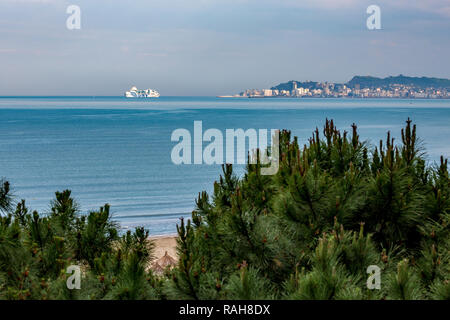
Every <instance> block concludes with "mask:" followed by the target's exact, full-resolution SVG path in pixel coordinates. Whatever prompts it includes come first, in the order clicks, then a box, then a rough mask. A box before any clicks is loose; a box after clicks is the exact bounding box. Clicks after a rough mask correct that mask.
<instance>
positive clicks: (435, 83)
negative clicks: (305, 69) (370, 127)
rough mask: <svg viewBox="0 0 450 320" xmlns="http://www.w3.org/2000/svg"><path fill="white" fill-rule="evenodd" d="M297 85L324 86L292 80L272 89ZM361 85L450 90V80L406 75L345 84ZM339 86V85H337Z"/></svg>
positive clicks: (358, 79)
mask: <svg viewBox="0 0 450 320" xmlns="http://www.w3.org/2000/svg"><path fill="white" fill-rule="evenodd" d="M295 82H296V83H297V87H298V88H300V87H302V88H308V89H310V90H311V89H317V88H321V87H322V86H321V85H320V84H319V82H315V81H306V82H302V81H296V80H291V81H288V82H284V83H280V84H279V85H276V86H274V87H272V88H270V89H272V90H288V91H291V90H292V89H293V88H294V83H295ZM357 84H359V86H360V88H361V89H363V88H383V87H389V86H392V85H394V84H399V85H407V86H413V87H415V88H420V89H425V88H435V89H438V88H446V89H450V80H449V79H440V78H428V77H407V76H404V75H399V76H395V77H392V76H390V77H387V78H376V77H371V76H354V77H353V79H351V80H350V81H349V82H347V83H345V85H347V86H348V87H350V88H354V87H355V85H357ZM336 85H339V84H336Z"/></svg>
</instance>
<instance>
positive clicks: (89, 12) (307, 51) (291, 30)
mask: <svg viewBox="0 0 450 320" xmlns="http://www.w3.org/2000/svg"><path fill="white" fill-rule="evenodd" d="M71 5H77V6H78V7H79V8H80V14H81V15H80V28H79V29H76V28H75V29H68V28H67V27H66V21H67V19H68V18H69V17H70V13H67V9H68V8H69V7H70V6H71ZM370 5H377V6H379V8H380V11H381V28H380V29H379V30H369V29H368V28H367V26H366V20H367V19H368V17H369V14H367V12H366V10H367V8H368V7H369V6H370ZM11 17H14V19H12V18H11ZM449 17H450V9H449V5H448V1H445V0H432V1H427V3H426V4H425V3H423V2H421V1H416V0H413V1H395V2H392V1H387V0H380V1H376V2H372V1H365V0H362V1H353V0H343V1H329V0H320V1H312V0H311V1H309V0H308V1H283V2H279V1H269V0H263V1H241V0H232V1H222V0H218V1H197V2H189V4H187V3H185V2H183V1H179V0H170V1H160V0H157V1H151V2H148V1H134V2H133V3H122V2H120V1H104V0H99V1H95V3H93V2H90V1H85V0H79V1H74V2H72V1H70V2H69V1H63V0H1V1H0V39H1V42H0V68H1V69H2V75H1V76H0V96H5V95H8V96H9V95H99V96H102V95H104V96H114V95H120V94H122V93H123V92H124V90H126V89H129V88H130V87H131V86H132V85H135V86H136V87H138V88H154V89H155V90H158V91H159V92H160V93H161V95H162V96H216V95H222V94H226V93H236V92H240V91H241V90H242V89H243V88H251V87H255V88H270V86H272V85H273V84H274V83H280V82H283V81H287V80H288V79H297V80H302V81H306V80H311V81H317V82H323V81H328V82H333V83H344V82H345V81H347V80H348V79H350V78H351V77H352V76H353V75H356V74H359V75H372V76H375V77H387V76H389V75H397V74H407V75H409V76H419V77H420V76H427V77H438V78H449V77H450V69H449V68H450V67H449V66H448V64H446V63H445V61H446V59H447V57H448V56H450V43H449V41H445V39H448V30H450V19H449Z"/></svg>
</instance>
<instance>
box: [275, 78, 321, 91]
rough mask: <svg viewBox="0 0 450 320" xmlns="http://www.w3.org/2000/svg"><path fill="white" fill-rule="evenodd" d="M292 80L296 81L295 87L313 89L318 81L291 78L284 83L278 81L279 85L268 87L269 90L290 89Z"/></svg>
mask: <svg viewBox="0 0 450 320" xmlns="http://www.w3.org/2000/svg"><path fill="white" fill-rule="evenodd" d="M294 82H297V88H300V87H301V88H308V89H315V88H316V87H318V84H319V83H318V82H314V81H306V82H301V81H295V80H291V81H288V82H285V83H280V84H279V85H277V86H275V87H272V88H270V89H271V90H288V91H291V90H292V89H293V88H294Z"/></svg>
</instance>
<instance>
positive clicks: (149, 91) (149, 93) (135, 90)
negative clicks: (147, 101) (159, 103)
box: [125, 87, 160, 98]
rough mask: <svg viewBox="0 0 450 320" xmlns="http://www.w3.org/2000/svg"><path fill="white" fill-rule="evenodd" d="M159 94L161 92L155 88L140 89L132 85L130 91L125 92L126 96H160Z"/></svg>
mask: <svg viewBox="0 0 450 320" xmlns="http://www.w3.org/2000/svg"><path fill="white" fill-rule="evenodd" d="M159 96H160V94H159V92H158V91H156V90H153V89H146V90H139V89H138V88H136V87H132V88H131V89H130V91H126V92H125V97H126V98H158V97H159Z"/></svg>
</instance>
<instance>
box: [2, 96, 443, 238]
mask: <svg viewBox="0 0 450 320" xmlns="http://www.w3.org/2000/svg"><path fill="white" fill-rule="evenodd" d="M408 117H411V119H413V121H414V122H415V123H416V124H417V125H418V134H419V136H420V137H421V138H422V140H423V145H424V147H425V148H426V151H427V158H428V160H429V162H430V163H433V162H434V161H437V160H438V159H439V156H440V155H441V154H442V155H444V156H445V157H449V156H450V125H449V124H450V100H434V101H433V100H369V99H365V100H342V99H340V100H338V99H336V100H335V99H216V98H205V97H200V98H193V97H162V98H159V99H156V100H125V99H124V98H57V97H46V98H42V97H41V98H20V97H17V98H15V97H11V98H0V177H2V176H3V177H6V178H7V179H8V180H9V181H10V182H11V183H12V185H13V188H14V194H15V195H16V197H17V199H21V198H25V199H26V200H27V202H28V205H29V207H31V208H32V209H35V210H38V211H40V212H47V211H48V210H49V202H50V200H51V199H52V198H53V195H54V192H55V191H57V190H63V189H71V190H72V192H73V195H74V197H75V198H76V199H77V201H78V203H79V204H80V207H81V209H82V211H83V212H88V211H90V210H95V209H97V208H98V207H99V206H101V205H103V204H105V203H109V204H111V206H112V211H113V213H114V217H115V219H116V220H117V221H119V222H120V223H121V225H122V227H123V228H132V227H135V226H137V225H143V226H145V227H147V228H149V229H150V233H151V234H153V235H157V234H167V233H175V230H176V229H175V225H176V223H177V222H178V219H179V218H180V217H182V216H185V217H186V216H189V214H190V212H191V211H192V210H193V208H194V199H195V197H196V196H197V194H198V192H200V191H202V190H207V191H208V192H210V191H211V190H212V186H213V182H214V181H215V180H216V179H217V178H218V176H219V174H220V171H221V169H220V166H208V165H180V166H176V165H174V164H173V163H172V162H171V158H170V154H171V150H172V148H173V146H174V145H175V144H176V143H174V142H171V141H170V137H171V133H172V131H173V130H175V129H177V128H185V129H188V130H189V131H190V132H191V134H193V123H194V121H196V120H201V121H203V130H206V129H208V128H218V129H221V130H225V129H226V128H229V129H237V128H243V129H248V128H255V129H260V128H261V129H271V128H280V129H283V128H285V129H290V130H292V131H293V134H294V135H297V136H299V138H300V142H301V143H304V142H305V141H306V139H307V138H308V137H309V136H310V135H311V132H312V131H313V130H314V128H315V127H316V126H318V127H319V128H321V127H322V126H323V123H324V121H325V118H333V119H334V120H335V122H336V124H337V126H338V128H340V129H346V130H350V125H351V124H352V123H353V122H355V123H356V124H357V125H358V128H359V132H360V136H361V138H362V139H367V140H369V142H371V143H372V144H374V143H378V140H379V138H381V137H382V138H384V137H385V134H386V132H387V131H388V130H390V131H391V133H392V134H393V136H394V137H396V138H397V139H399V137H400V129H401V128H402V126H403V125H404V121H405V120H406V119H407V118H408ZM237 172H238V174H242V168H237Z"/></svg>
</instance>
